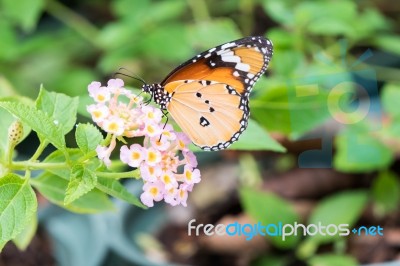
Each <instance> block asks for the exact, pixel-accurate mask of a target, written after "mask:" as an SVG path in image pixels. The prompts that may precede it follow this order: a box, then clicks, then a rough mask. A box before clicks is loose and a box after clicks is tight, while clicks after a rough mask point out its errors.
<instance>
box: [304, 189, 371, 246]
mask: <svg viewBox="0 0 400 266" xmlns="http://www.w3.org/2000/svg"><path fill="white" fill-rule="evenodd" d="M367 200H368V197H367V192H366V191H346V192H340V193H337V194H334V195H332V196H329V197H326V198H324V199H323V200H322V201H320V202H319V204H318V205H317V206H316V207H315V208H314V210H313V212H312V214H311V215H310V218H309V220H308V224H316V225H318V223H321V224H322V225H323V226H327V225H329V224H335V225H339V224H348V225H349V227H348V228H349V229H350V228H351V227H352V226H353V225H354V224H355V223H356V222H357V220H358V219H359V217H360V215H361V213H362V211H363V210H364V208H365V206H366V204H367ZM344 206H346V207H345V208H344ZM308 238H309V239H310V240H311V241H313V242H316V243H329V242H332V241H334V240H337V239H340V238H341V236H339V235H338V234H336V235H329V234H326V235H325V236H324V235H320V234H316V235H314V236H310V237H308Z"/></svg>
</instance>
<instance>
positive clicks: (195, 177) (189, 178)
mask: <svg viewBox="0 0 400 266" xmlns="http://www.w3.org/2000/svg"><path fill="white" fill-rule="evenodd" d="M183 176H184V180H185V183H186V184H196V183H199V182H200V181H201V178H200V171H199V169H194V170H193V169H192V167H190V166H188V165H185V168H184V170H183Z"/></svg>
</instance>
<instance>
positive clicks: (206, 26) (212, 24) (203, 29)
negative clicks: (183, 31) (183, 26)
mask: <svg viewBox="0 0 400 266" xmlns="http://www.w3.org/2000/svg"><path fill="white" fill-rule="evenodd" d="M210 29H212V30H210ZM188 33H189V39H190V42H191V43H192V44H193V47H195V48H196V49H197V50H198V51H203V50H206V49H209V48H210V47H214V46H216V45H219V44H221V43H225V42H229V41H231V40H235V39H239V38H240V37H241V33H240V30H239V29H238V28H237V25H236V24H235V23H234V22H233V21H232V20H231V19H227V18H225V19H220V18H219V19H213V20H208V21H201V22H199V23H195V24H192V25H189V28H188Z"/></svg>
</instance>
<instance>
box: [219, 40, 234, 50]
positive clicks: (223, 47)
mask: <svg viewBox="0 0 400 266" xmlns="http://www.w3.org/2000/svg"><path fill="white" fill-rule="evenodd" d="M233 46H235V43H234V42H228V43H225V44H224V45H222V46H221V49H226V48H229V47H233Z"/></svg>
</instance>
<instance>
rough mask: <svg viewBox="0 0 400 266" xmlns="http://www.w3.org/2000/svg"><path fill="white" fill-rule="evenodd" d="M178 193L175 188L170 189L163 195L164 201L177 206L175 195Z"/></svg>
mask: <svg viewBox="0 0 400 266" xmlns="http://www.w3.org/2000/svg"><path fill="white" fill-rule="evenodd" d="M177 193H178V189H177V188H174V187H172V188H170V189H168V190H166V191H165V195H164V201H165V202H166V203H168V204H170V205H172V206H176V205H178V202H177V201H176V194H177Z"/></svg>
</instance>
